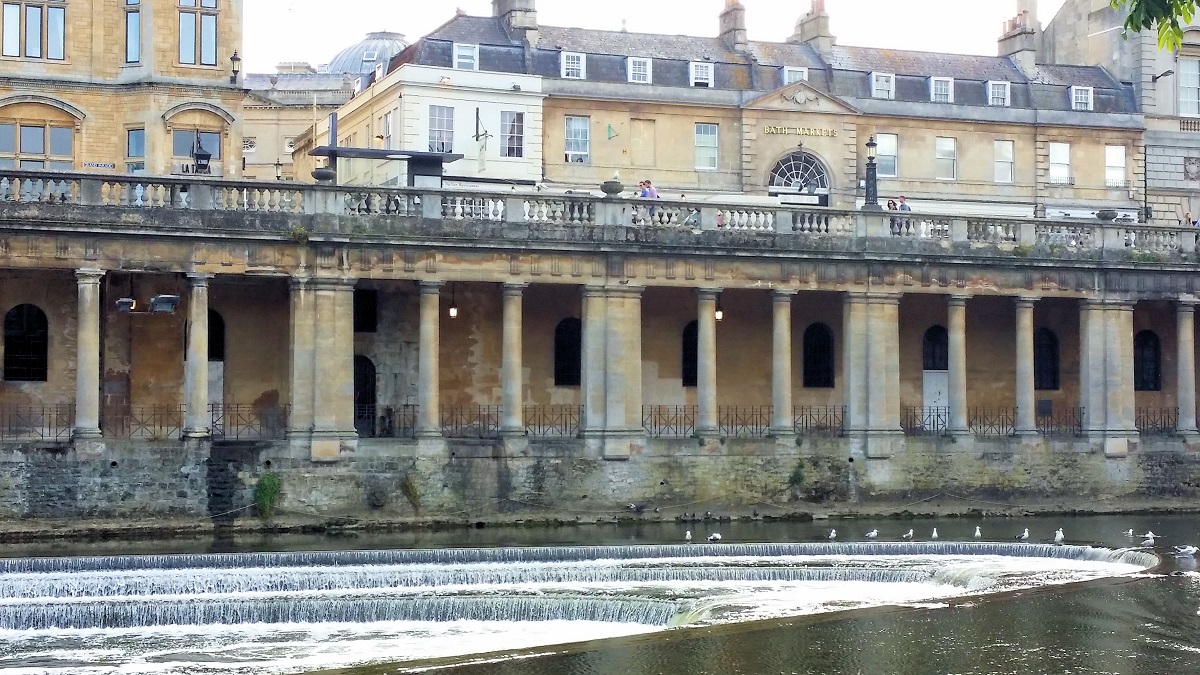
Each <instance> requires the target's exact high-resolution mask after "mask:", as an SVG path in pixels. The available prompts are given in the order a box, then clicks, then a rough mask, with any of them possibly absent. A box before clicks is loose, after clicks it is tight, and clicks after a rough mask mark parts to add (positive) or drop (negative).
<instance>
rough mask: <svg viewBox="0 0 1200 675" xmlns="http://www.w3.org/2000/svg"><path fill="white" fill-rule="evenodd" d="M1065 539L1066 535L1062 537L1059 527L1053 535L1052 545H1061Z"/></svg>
mask: <svg viewBox="0 0 1200 675" xmlns="http://www.w3.org/2000/svg"><path fill="white" fill-rule="evenodd" d="M1066 538H1067V537H1066V535H1064V534H1063V530H1062V528H1061V527H1060V528H1058V531H1056V532H1055V533H1054V543H1056V544H1061V543H1063V540H1064V539H1066Z"/></svg>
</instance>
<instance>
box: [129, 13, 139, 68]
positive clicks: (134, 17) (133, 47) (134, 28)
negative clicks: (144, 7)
mask: <svg viewBox="0 0 1200 675" xmlns="http://www.w3.org/2000/svg"><path fill="white" fill-rule="evenodd" d="M141 60H142V13H141V12H127V13H126V14H125V63H137V62H138V61H141Z"/></svg>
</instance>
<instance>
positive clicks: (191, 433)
mask: <svg viewBox="0 0 1200 675" xmlns="http://www.w3.org/2000/svg"><path fill="white" fill-rule="evenodd" d="M183 437H184V438H211V437H212V430H211V429H209V428H208V427H204V428H203V429H200V428H185V429H184V430H183Z"/></svg>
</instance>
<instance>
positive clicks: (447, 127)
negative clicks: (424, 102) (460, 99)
mask: <svg viewBox="0 0 1200 675" xmlns="http://www.w3.org/2000/svg"><path fill="white" fill-rule="evenodd" d="M429 151H430V152H454V108H451V107H449V106H444V105H431V106H429Z"/></svg>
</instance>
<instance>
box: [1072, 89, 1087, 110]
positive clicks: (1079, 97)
mask: <svg viewBox="0 0 1200 675" xmlns="http://www.w3.org/2000/svg"><path fill="white" fill-rule="evenodd" d="M1071 109H1072V110H1091V109H1092V88H1091V87H1071Z"/></svg>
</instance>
